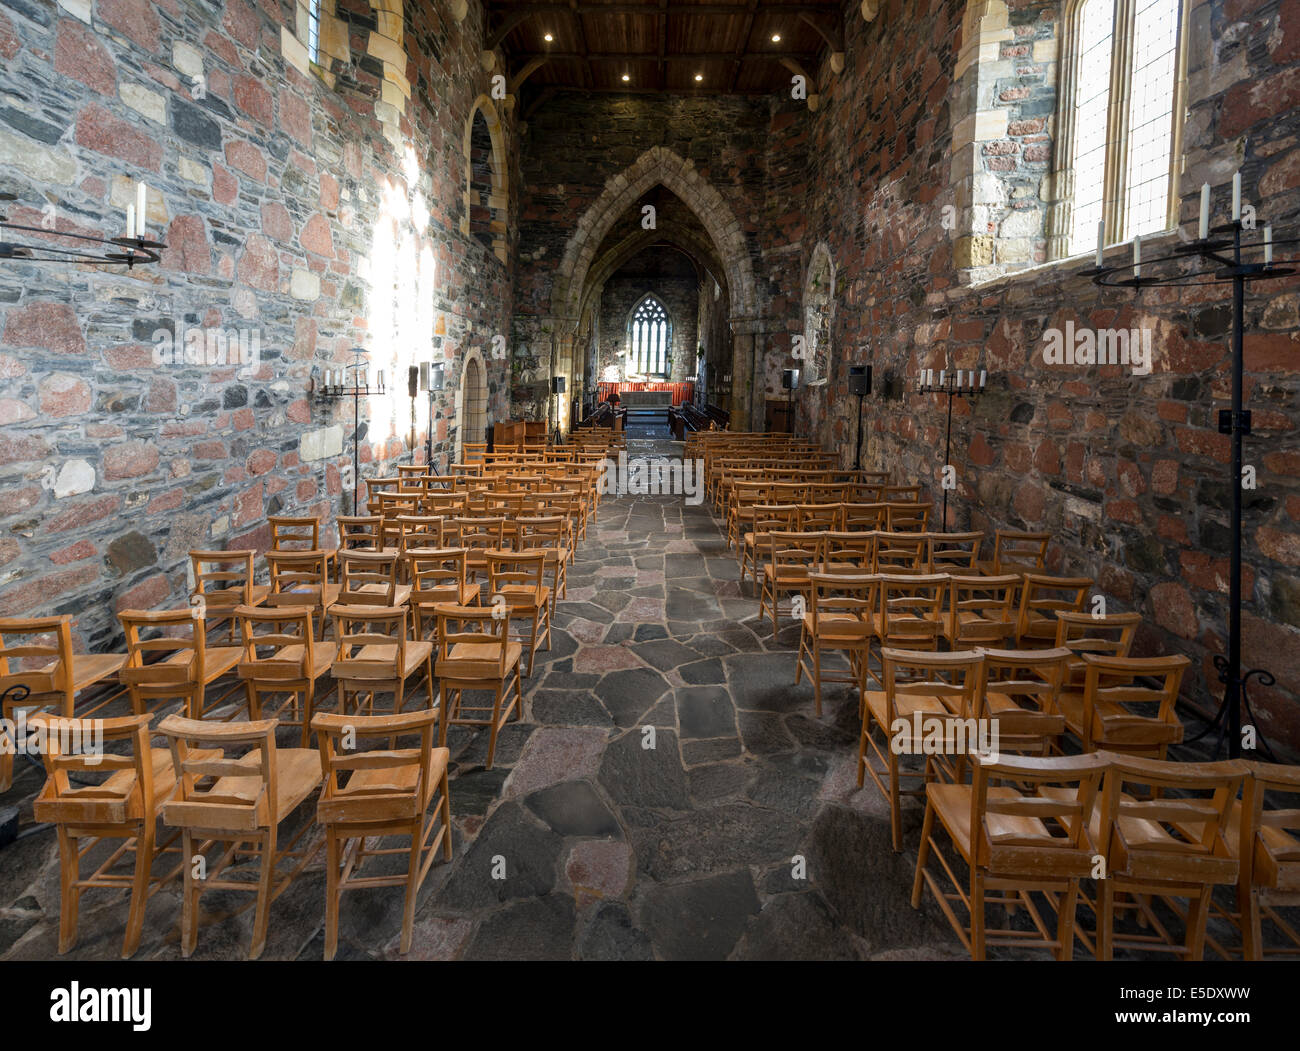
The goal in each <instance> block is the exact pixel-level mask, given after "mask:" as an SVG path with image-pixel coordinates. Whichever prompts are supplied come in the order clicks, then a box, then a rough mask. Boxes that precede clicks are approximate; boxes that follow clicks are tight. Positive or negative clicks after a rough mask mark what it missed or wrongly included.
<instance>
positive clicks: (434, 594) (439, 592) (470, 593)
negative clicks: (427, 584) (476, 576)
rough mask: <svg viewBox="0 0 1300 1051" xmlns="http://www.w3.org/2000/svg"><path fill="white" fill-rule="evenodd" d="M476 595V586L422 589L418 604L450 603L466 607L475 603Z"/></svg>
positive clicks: (457, 585)
mask: <svg viewBox="0 0 1300 1051" xmlns="http://www.w3.org/2000/svg"><path fill="white" fill-rule="evenodd" d="M478 595H479V585H478V584H469V583H466V584H463V585H461V584H446V585H444V586H442V587H435V588H424V589H422V591H421V593H420V598H419V604H420V605H421V606H436V605H438V604H439V603H442V602H452V603H454V604H455V605H457V606H467V605H469V604H471V603H472V602H474V601H476V600H477V599H478Z"/></svg>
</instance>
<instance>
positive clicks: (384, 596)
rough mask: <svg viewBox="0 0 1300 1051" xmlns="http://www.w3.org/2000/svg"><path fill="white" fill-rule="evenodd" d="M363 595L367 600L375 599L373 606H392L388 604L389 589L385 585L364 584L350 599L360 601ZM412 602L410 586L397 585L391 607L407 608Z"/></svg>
mask: <svg viewBox="0 0 1300 1051" xmlns="http://www.w3.org/2000/svg"><path fill="white" fill-rule="evenodd" d="M363 595H364V596H366V597H367V598H373V599H375V602H374V603H373V604H374V605H376V606H385V605H389V604H390V603H389V602H388V588H386V587H384V585H383V584H362V585H361V586H360V587H359V588H357V589H356V590H355V591H353V592H352V593H351V594H350V595H349V598H353V599H359V598H360V597H361V596H363ZM410 600H411V585H410V584H397V585H395V586H394V588H393V601H392V603H391V605H394V606H405V605H406V604H407V603H408V602H410Z"/></svg>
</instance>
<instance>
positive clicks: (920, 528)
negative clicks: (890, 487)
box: [885, 502, 934, 533]
mask: <svg viewBox="0 0 1300 1051" xmlns="http://www.w3.org/2000/svg"><path fill="white" fill-rule="evenodd" d="M933 510H934V504H919V503H897V502H891V503H888V504H886V505H885V528H886V529H888V530H889V531H890V532H891V533H924V532H925V531H926V530H927V529H929V528H930V512H931V511H933Z"/></svg>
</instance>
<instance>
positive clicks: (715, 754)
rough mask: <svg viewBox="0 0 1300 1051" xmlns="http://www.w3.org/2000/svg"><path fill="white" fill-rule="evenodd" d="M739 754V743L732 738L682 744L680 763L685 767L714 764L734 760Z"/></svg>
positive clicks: (717, 738) (716, 738)
mask: <svg viewBox="0 0 1300 1051" xmlns="http://www.w3.org/2000/svg"><path fill="white" fill-rule="evenodd" d="M740 752H741V747H740V741H739V740H737V739H736V738H734V737H715V738H713V739H712V740H709V741H683V742H682V762H684V763H685V764H686V765H687V766H694V765H695V764H696V763H714V762H717V761H718V760H720V759H735V758H736V757H737V756H739V755H740Z"/></svg>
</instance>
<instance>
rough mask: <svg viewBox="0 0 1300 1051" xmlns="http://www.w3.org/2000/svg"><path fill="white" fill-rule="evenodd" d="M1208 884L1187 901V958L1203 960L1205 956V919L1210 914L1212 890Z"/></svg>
mask: <svg viewBox="0 0 1300 1051" xmlns="http://www.w3.org/2000/svg"><path fill="white" fill-rule="evenodd" d="M1211 890H1213V888H1212V887H1210V886H1209V885H1208V884H1207V885H1206V886H1204V887H1202V888H1201V893H1200V894H1199V895H1197V896H1196V897H1195V898H1192V899H1191V900H1189V901H1188V903H1187V958H1188V959H1189V960H1195V961H1198V962H1199V961H1201V960H1203V959H1204V958H1205V921H1206V920H1207V919H1208V918H1209V915H1210V891H1211Z"/></svg>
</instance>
